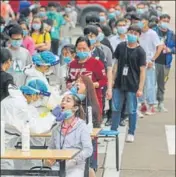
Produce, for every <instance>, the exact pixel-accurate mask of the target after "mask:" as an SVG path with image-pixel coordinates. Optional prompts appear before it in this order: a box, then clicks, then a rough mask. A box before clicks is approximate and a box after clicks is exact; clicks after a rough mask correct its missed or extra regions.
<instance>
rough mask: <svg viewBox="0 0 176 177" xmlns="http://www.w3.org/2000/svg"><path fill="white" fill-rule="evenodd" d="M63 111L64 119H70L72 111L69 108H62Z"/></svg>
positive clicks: (72, 114)
mask: <svg viewBox="0 0 176 177" xmlns="http://www.w3.org/2000/svg"><path fill="white" fill-rule="evenodd" d="M63 113H64V120H67V119H70V118H71V117H73V116H74V113H73V111H72V110H71V109H68V110H64V111H63Z"/></svg>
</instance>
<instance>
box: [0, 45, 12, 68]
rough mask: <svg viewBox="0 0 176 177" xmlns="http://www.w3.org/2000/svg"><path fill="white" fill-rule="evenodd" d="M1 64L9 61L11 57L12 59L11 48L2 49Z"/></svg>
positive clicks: (0, 54)
mask: <svg viewBox="0 0 176 177" xmlns="http://www.w3.org/2000/svg"><path fill="white" fill-rule="evenodd" d="M0 56H1V58H0V65H2V64H4V63H5V62H7V61H8V60H9V59H10V60H12V54H11V52H10V50H9V49H7V48H2V47H1V49H0Z"/></svg>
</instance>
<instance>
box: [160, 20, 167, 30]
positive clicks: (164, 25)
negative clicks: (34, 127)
mask: <svg viewBox="0 0 176 177" xmlns="http://www.w3.org/2000/svg"><path fill="white" fill-rule="evenodd" d="M159 26H160V27H161V28H162V29H164V30H167V29H168V28H169V24H168V23H166V22H161V24H160V25H159Z"/></svg>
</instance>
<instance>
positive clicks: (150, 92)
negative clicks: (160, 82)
mask: <svg viewBox="0 0 176 177" xmlns="http://www.w3.org/2000/svg"><path fill="white" fill-rule="evenodd" d="M141 22H142V24H143V25H142V26H143V27H142V34H141V36H140V38H139V43H140V45H141V47H142V48H143V49H144V50H145V52H146V57H147V69H146V81H145V89H144V95H143V97H141V98H140V99H139V102H140V103H141V108H140V111H141V112H142V113H144V114H146V115H153V114H155V113H156V111H155V108H154V105H155V104H156V88H155V85H156V70H155V60H156V59H157V58H158V56H159V55H160V53H161V51H162V49H163V45H162V44H161V41H160V39H159V36H158V35H157V33H156V32H155V31H154V30H152V29H150V28H149V16H148V14H143V15H141Z"/></svg>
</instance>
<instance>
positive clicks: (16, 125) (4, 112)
mask: <svg viewBox="0 0 176 177" xmlns="http://www.w3.org/2000/svg"><path fill="white" fill-rule="evenodd" d="M46 95H47V96H49V95H50V93H49V92H48V89H47V86H46V84H45V83H44V82H43V81H41V80H38V79H37V80H33V81H31V82H29V83H28V84H27V85H25V86H22V87H21V88H20V89H18V88H16V87H15V86H11V88H9V96H8V97H6V98H5V99H4V100H2V102H1V120H3V121H4V122H5V131H6V133H5V140H6V142H5V147H6V148H7V149H8V148H11V149H14V148H15V145H16V143H17V142H19V141H20V139H21V138H20V134H21V130H22V127H23V126H24V124H25V122H26V121H29V126H30V132H31V133H37V134H40V133H46V132H48V131H50V129H51V128H52V126H53V124H54V123H55V117H54V116H53V115H52V114H51V113H48V115H46V117H45V118H40V114H39V112H38V111H37V109H36V108H35V107H34V106H32V104H31V103H32V102H36V101H37V100H39V99H40V98H41V97H42V96H46ZM16 134H19V136H17V135H16ZM30 140H31V142H30V144H31V145H33V146H43V145H44V142H45V139H44V138H31V139H30ZM14 163H15V167H16V168H18V169H25V168H27V167H29V168H31V167H33V166H35V165H39V163H40V164H41V161H31V160H30V161H21V160H20V161H19V160H17V161H15V160H14V161H12V160H2V161H1V168H3V167H5V169H11V168H12V169H13V168H14ZM26 165H27V166H26ZM2 166H3V167H2Z"/></svg>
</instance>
